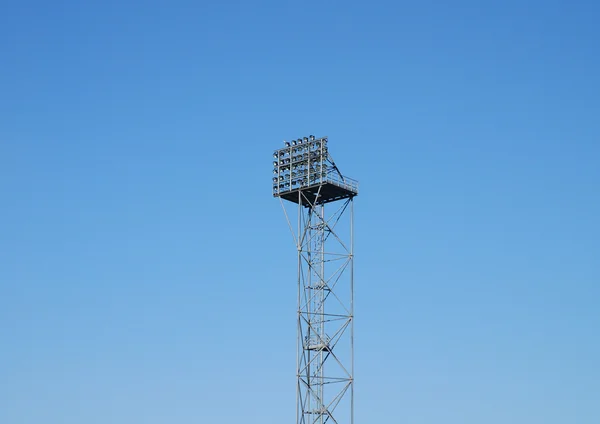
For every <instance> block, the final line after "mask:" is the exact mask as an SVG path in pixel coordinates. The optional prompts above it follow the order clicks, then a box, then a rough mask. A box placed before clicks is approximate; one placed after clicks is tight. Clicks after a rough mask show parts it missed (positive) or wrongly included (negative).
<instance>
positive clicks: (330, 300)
mask: <svg viewBox="0 0 600 424" xmlns="http://www.w3.org/2000/svg"><path fill="white" fill-rule="evenodd" d="M315 140H316V139H315V138H314V137H312V136H311V137H310V139H307V138H304V144H306V145H309V144H310V143H311V142H313V143H314V142H315ZM306 141H308V144H307V143H306ZM319 141H321V143H320V145H319V146H318V147H317V144H316V143H315V144H312V146H313V148H312V149H313V151H312V152H311V148H310V147H308V148H307V150H308V152H309V155H308V157H307V156H304V155H303V156H302V160H298V161H294V160H293V159H292V161H291V162H289V161H286V160H285V158H287V157H291V158H295V157H298V156H299V155H296V156H295V155H294V154H295V153H298V152H300V153H301V150H300V149H301V148H302V145H303V143H302V142H303V140H302V139H300V140H298V142H297V143H296V142H294V144H293V145H289V146H287V147H288V148H289V152H288V148H286V149H281V150H279V151H276V152H275V155H277V158H278V161H277V164H276V165H275V163H274V165H275V169H274V172H275V173H276V174H277V181H275V178H274V183H275V186H274V196H276V197H279V198H280V200H281V204H282V207H283V210H284V212H285V216H286V219H287V221H288V224H289V226H290V229H291V230H292V233H293V235H294V242H295V244H296V249H297V252H298V280H297V283H298V311H297V315H298V317H297V319H298V321H297V326H298V338H297V412H296V423H297V424H325V423H330V424H342V423H349V424H353V423H354V412H353V411H354V251H353V250H354V197H355V196H356V195H357V194H358V183H357V182H356V181H353V180H350V179H349V178H347V177H343V176H342V175H341V174H340V173H339V170H338V169H337V167H336V166H335V164H334V162H333V160H332V158H331V156H330V155H329V154H328V152H327V149H326V146H327V138H322V139H319ZM296 146H299V147H296ZM282 158H283V160H282ZM311 159H313V160H312V162H313V163H317V164H318V167H317V168H316V169H317V170H318V173H315V172H313V170H314V169H315V168H312V167H311V163H310V161H311ZM293 164H297V165H299V166H297V167H293V166H292V165H293ZM282 168H284V169H283V170H282ZM285 168H287V169H285ZM292 169H300V170H302V171H303V173H302V174H300V172H299V173H298V177H299V178H302V177H303V176H304V177H306V176H310V175H312V174H313V173H315V174H317V175H316V176H315V177H314V179H313V181H311V182H310V183H307V184H303V183H302V182H299V184H298V186H297V187H296V188H295V189H294V188H293V187H294V184H292V182H291V181H290V184H289V185H288V186H287V187H280V184H281V182H282V181H284V180H282V179H281V175H284V178H285V180H290V179H291V178H292V177H291V175H290V174H291V171H292ZM323 169H326V170H328V171H327V172H322V171H323ZM304 170H305V171H306V172H304ZM286 171H287V172H286ZM333 173H335V176H333V175H332V174H333ZM307 180H308V179H307ZM308 181H310V180H308ZM308 181H307V182H308ZM311 183H312V184H311ZM283 200H287V201H288V202H293V203H296V204H297V209H296V213H295V214H296V215H297V216H296V218H297V224H296V225H295V227H296V229H295V230H294V225H293V224H292V221H291V217H293V213H292V211H288V210H287V209H286V204H287V205H290V203H288V202H284V201H283Z"/></svg>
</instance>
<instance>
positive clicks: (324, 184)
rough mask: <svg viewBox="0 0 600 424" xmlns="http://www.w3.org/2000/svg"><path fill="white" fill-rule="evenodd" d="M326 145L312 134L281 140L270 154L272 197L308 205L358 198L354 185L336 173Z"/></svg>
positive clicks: (323, 140) (325, 140)
mask: <svg viewBox="0 0 600 424" xmlns="http://www.w3.org/2000/svg"><path fill="white" fill-rule="evenodd" d="M327 142H328V138H327V137H321V138H316V137H315V136H314V135H310V136H308V137H302V138H298V139H297V140H292V141H291V142H289V141H284V143H285V147H284V148H281V149H279V150H276V151H275V152H274V153H273V158H274V159H275V160H274V161H273V174H274V175H275V177H273V196H274V197H281V198H283V199H285V200H289V201H292V202H295V203H302V204H303V205H304V206H309V205H310V204H323V203H328V202H333V201H335V200H340V199H346V198H350V197H354V196H356V195H358V182H357V181H355V180H352V179H351V178H348V177H345V176H343V175H342V174H341V173H340V172H339V170H338V168H337V166H336V165H335V163H334V162H333V159H332V157H331V155H330V154H329V149H328V146H327ZM299 193H302V194H303V195H302V196H299Z"/></svg>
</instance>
